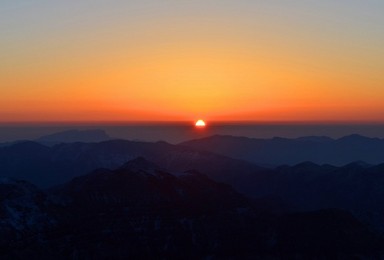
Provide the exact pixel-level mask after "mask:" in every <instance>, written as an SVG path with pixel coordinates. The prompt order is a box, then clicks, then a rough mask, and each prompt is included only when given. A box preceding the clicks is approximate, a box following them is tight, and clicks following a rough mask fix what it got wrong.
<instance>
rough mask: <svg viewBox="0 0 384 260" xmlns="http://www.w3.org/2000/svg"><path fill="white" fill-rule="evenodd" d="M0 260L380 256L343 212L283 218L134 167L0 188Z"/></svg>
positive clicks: (191, 182) (203, 180) (380, 246)
mask: <svg viewBox="0 0 384 260" xmlns="http://www.w3.org/2000/svg"><path fill="white" fill-rule="evenodd" d="M0 194H2V196H1V198H0V206H1V208H0V209H1V211H0V212H1V214H0V257H2V258H9V259H25V258H28V259H68V258H76V259H106V258H109V259H111V258H112V259H127V258H130V259H131V258H135V259H139V258H140V259H143V258H146V259H148V258H152V259H169V258H177V259H203V258H213V259H217V258H223V257H224V258H253V259H254V258H263V259H265V258H271V259H280V258H287V257H288V258H289V257H296V258H300V259H308V258H313V257H315V258H316V259H325V258H329V257H334V258H335V257H336V258H340V259H347V258H351V257H364V258H372V259H373V258H374V257H380V256H381V257H382V256H383V252H384V251H383V250H384V242H383V240H382V238H380V237H379V236H378V235H376V234H375V233H374V232H372V231H370V230H369V228H368V227H367V226H365V225H364V224H363V223H362V222H361V221H359V220H357V219H356V218H355V217H354V216H353V215H351V214H350V213H348V212H347V211H343V210H336V209H324V210H320V211H311V212H301V213H289V212H284V211H282V212H281V213H279V214H276V213H273V212H271V211H269V210H267V209H265V205H266V204H268V203H269V202H268V201H264V200H258V201H257V202H255V201H252V200H250V199H247V198H246V197H244V196H243V195H241V194H239V193H237V192H236V191H235V190H233V189H232V188H231V187H230V186H228V185H225V184H221V183H217V182H215V181H213V180H211V179H210V178H208V177H207V176H205V175H203V174H201V173H199V172H197V171H187V172H171V171H168V170H166V169H164V168H163V167H159V166H156V164H154V163H152V162H149V161H147V160H146V159H144V158H136V159H134V160H131V161H128V162H127V163H125V164H124V165H122V166H121V167H118V168H117V169H115V170H109V169H97V170H94V171H92V172H91V173H89V174H86V175H84V176H81V177H77V178H75V179H73V180H72V181H70V182H68V183H66V184H64V185H61V186H60V187H56V188H53V189H50V190H48V191H45V192H43V191H39V190H38V189H37V188H36V187H34V186H33V185H31V184H28V183H26V182H20V181H14V180H10V179H2V180H1V181H0Z"/></svg>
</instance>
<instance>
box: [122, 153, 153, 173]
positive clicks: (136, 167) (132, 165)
mask: <svg viewBox="0 0 384 260" xmlns="http://www.w3.org/2000/svg"><path fill="white" fill-rule="evenodd" d="M159 168H160V167H159V166H157V165H156V164H155V163H153V162H151V161H148V160H147V159H146V158H144V157H142V156H138V157H136V158H135V159H133V160H130V161H128V162H126V163H125V164H124V165H123V166H121V167H120V168H119V169H124V170H130V171H134V172H146V173H154V172H155V171H156V170H157V169H159Z"/></svg>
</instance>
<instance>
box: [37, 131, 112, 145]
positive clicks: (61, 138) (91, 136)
mask: <svg viewBox="0 0 384 260" xmlns="http://www.w3.org/2000/svg"><path fill="white" fill-rule="evenodd" d="M109 139H110V137H109V136H108V135H107V133H106V132H105V131H104V130H100V129H94V130H67V131H63V132H58V133H54V134H50V135H45V136H42V137H40V138H38V139H37V140H36V141H37V142H39V143H42V144H47V145H54V144H59V143H74V142H85V143H94V142H102V141H107V140H109Z"/></svg>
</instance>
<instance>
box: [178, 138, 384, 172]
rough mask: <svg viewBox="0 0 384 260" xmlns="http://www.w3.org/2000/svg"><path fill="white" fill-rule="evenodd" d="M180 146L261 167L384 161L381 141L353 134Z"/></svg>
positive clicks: (219, 140) (211, 140) (210, 141)
mask: <svg viewBox="0 0 384 260" xmlns="http://www.w3.org/2000/svg"><path fill="white" fill-rule="evenodd" d="M182 145H186V146H189V147H191V148H194V149H198V150H203V151H209V152H213V153H217V154H222V155H226V156H229V157H232V158H237V159H242V160H246V161H249V162H253V163H257V164H260V165H273V166H278V165H282V164H290V165H293V164H297V163H300V162H303V161H312V162H315V163H318V164H326V163H327V164H332V165H339V166H341V165H345V164H347V163H350V162H353V161H359V160H361V161H365V162H368V163H371V164H379V163H383V162H384V140H383V139H379V138H369V137H364V136H361V135H356V134H354V135H349V136H345V137H342V138H339V139H332V138H329V137H325V136H320V137H317V136H312V137H301V138H296V139H288V138H280V137H275V138H273V139H256V138H247V137H235V136H223V135H215V136H211V137H207V138H202V139H197V140H192V141H188V142H184V143H182Z"/></svg>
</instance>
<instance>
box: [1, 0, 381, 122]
mask: <svg viewBox="0 0 384 260" xmlns="http://www.w3.org/2000/svg"><path fill="white" fill-rule="evenodd" d="M62 2H63V1H58V0H53V1H46V0H40V1H38V0H36V1H29V2H27V1H17V0H16V1H10V0H6V1H5V3H4V4H2V5H3V6H2V7H0V39H1V41H0V47H1V50H2V53H1V63H0V88H1V96H0V122H22V121H151V120H156V121H177V120H181V121H188V120H195V119H198V118H204V119H206V120H207V121H215V120H216V121H242V120H245V121H247V120H249V121H384V103H383V102H382V100H384V73H383V71H384V49H383V47H382V46H384V28H383V26H382V25H383V24H384V19H383V17H382V15H381V14H382V12H380V10H383V11H384V4H382V3H381V2H379V1H374V0H368V1H366V2H364V4H361V3H359V2H357V1H352V2H351V1H349V2H348V1H340V2H338V3H333V2H332V1H324V2H322V3H314V2H312V3H306V4H304V3H303V1H292V2H291V5H287V3H286V2H285V3H284V1H282V0H280V1H278V0H274V1H271V2H270V3H252V2H251V1H232V2H231V1H218V0H216V1H213V0H212V1H182V0H181V1H173V0H169V1H164V2H158V1H154V0H153V1H149V0H148V1H141V2H140V1H137V2H136V1H132V2H130V3H119V2H117V1H103V0H98V1H93V2H92V1H90V0H82V1H76V3H74V2H75V1H73V2H71V3H62ZM234 2H236V3H234ZM292 4H294V5H293V6H292Z"/></svg>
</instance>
